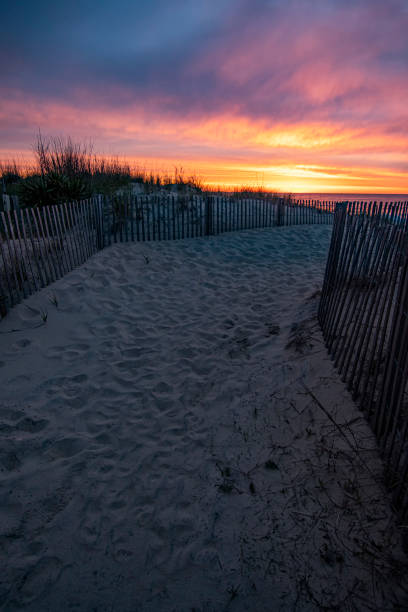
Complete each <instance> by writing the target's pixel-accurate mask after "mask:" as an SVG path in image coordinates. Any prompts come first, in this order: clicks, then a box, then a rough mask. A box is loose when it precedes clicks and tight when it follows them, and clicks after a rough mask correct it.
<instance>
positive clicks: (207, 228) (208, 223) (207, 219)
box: [204, 196, 212, 236]
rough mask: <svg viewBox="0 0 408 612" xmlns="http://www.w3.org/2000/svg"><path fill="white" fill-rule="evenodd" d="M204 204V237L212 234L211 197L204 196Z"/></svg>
mask: <svg viewBox="0 0 408 612" xmlns="http://www.w3.org/2000/svg"><path fill="white" fill-rule="evenodd" d="M204 202H205V235H206V236H211V234H212V196H206V197H205V199H204Z"/></svg>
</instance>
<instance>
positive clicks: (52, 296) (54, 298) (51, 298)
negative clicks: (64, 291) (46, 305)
mask: <svg viewBox="0 0 408 612" xmlns="http://www.w3.org/2000/svg"><path fill="white" fill-rule="evenodd" d="M48 300H49V301H50V302H51V304H53V305H54V306H55V308H58V298H57V296H56V295H55V293H50V295H49V296H48Z"/></svg>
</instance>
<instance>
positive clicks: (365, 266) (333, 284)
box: [319, 202, 408, 520]
mask: <svg viewBox="0 0 408 612" xmlns="http://www.w3.org/2000/svg"><path fill="white" fill-rule="evenodd" d="M407 230H408V203H407V202H397V203H386V204H382V203H380V204H376V203H358V202H357V203H356V202H354V203H343V204H338V205H337V208H336V212H335V218H334V226H333V234H332V240H331V246H330V251H329V255H328V260H327V267H326V274H325V280H324V286H323V291H322V297H321V301H320V307H319V322H320V325H321V327H322V330H323V335H324V339H325V342H326V345H327V348H328V351H329V353H330V354H331V355H332V357H333V358H334V362H335V366H336V367H337V368H338V370H339V372H340V374H341V376H342V378H343V380H344V381H345V382H347V385H348V388H349V390H350V391H351V393H352V395H353V398H354V399H355V400H356V401H357V402H358V404H359V406H360V408H361V410H362V411H363V413H364V414H365V416H366V418H367V419H368V420H369V422H370V424H371V426H372V428H373V430H374V432H375V434H376V436H377V439H378V442H379V445H380V449H381V452H382V454H383V457H384V459H385V465H386V481H387V484H389V486H390V487H391V489H392V491H393V499H394V503H395V505H396V507H397V508H399V510H400V512H401V516H402V518H403V520H407V519H408V396H407V381H408V232H407Z"/></svg>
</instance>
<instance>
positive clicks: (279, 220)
mask: <svg viewBox="0 0 408 612" xmlns="http://www.w3.org/2000/svg"><path fill="white" fill-rule="evenodd" d="M284 217H285V208H284V204H283V199H282V198H279V200H278V208H277V215H276V225H278V226H281V225H283V223H284Z"/></svg>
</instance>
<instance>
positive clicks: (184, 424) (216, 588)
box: [0, 226, 408, 612]
mask: <svg viewBox="0 0 408 612" xmlns="http://www.w3.org/2000/svg"><path fill="white" fill-rule="evenodd" d="M330 231H331V228H328V227H325V226H314V227H310V226H309V227H284V228H271V229H267V230H251V231H244V232H239V233H234V234H224V235H222V236H217V237H214V238H202V239H192V240H184V241H179V242H157V243H139V244H122V245H115V246H112V247H109V248H107V249H105V250H104V251H102V252H100V253H98V254H97V255H95V256H94V257H92V258H91V259H90V260H89V261H88V262H87V263H86V264H84V265H83V266H82V267H81V268H79V269H77V270H75V271H73V272H71V273H70V274H68V275H67V276H66V277H64V278H63V279H61V280H59V281H58V282H56V283H54V284H53V285H51V286H50V287H48V288H46V289H44V290H42V291H41V292H40V293H38V294H36V295H33V296H31V297H30V298H29V299H28V300H26V301H25V302H24V303H23V304H20V305H19V306H17V307H16V308H15V309H13V311H12V312H11V313H10V315H9V316H8V317H7V318H6V319H4V320H3V321H2V322H1V323H0V332H1V333H0V351H1V362H0V385H1V389H2V401H1V404H0V436H1V451H0V468H1V471H0V496H1V499H2V504H1V509H0V514H1V521H0V559H1V567H2V572H1V574H0V609H2V610H7V611H9V610H17V609H20V608H24V609H25V610H30V611H37V610H42V611H45V610H70V609H75V610H98V611H102V610H120V611H129V612H130V611H135V610H137V611H143V612H144V611H155V612H161V611H166V612H167V611H171V610H174V611H177V612H180V611H184V610H185V611H187V610H189V611H191V610H195V611H202V612H204V611H217V612H218V611H221V610H231V611H235V610H236V611H243V610H251V611H257V612H262V611H271V610H273V611H274V610H299V611H304V610H306V611H308V610H319V609H327V610H381V611H384V610H392V609H395V608H394V607H393V606H394V603H395V602H398V605H399V606H401V607H400V609H403V608H404V606H408V599H407V579H406V578H405V577H404V563H405V561H406V559H405V557H404V555H403V552H402V550H401V545H400V542H401V533H400V531H399V529H398V527H397V526H396V521H395V517H394V515H393V513H392V511H391V509H390V506H389V498H388V496H387V494H386V492H385V491H384V488H383V486H382V484H381V473H382V466H381V462H380V461H379V459H378V454H377V451H376V447H375V443H374V440H373V436H372V435H371V433H370V431H369V428H368V426H367V425H366V423H365V421H364V419H363V418H362V415H361V413H360V412H359V411H358V410H357V408H356V407H355V406H354V405H353V403H352V402H351V400H350V398H349V396H348V394H347V392H346V391H345V389H344V385H343V384H342V383H341V382H340V381H339V379H338V377H337V375H336V373H335V371H334V369H333V367H332V364H331V362H330V360H329V359H328V357H327V353H326V351H325V349H324V346H323V342H322V338H321V335H320V332H319V328H318V325H317V322H316V318H315V315H316V308H317V304H318V290H319V289H320V288H321V284H322V278H323V273H324V267H325V259H326V256H327V249H328V245H329V241H330ZM16 329H17V330H21V331H12V330H16ZM9 332H11V333H9ZM305 385H306V388H305ZM307 389H308V390H310V391H311V392H312V394H313V395H315V397H316V398H317V399H318V401H319V402H320V403H321V404H322V406H324V407H325V409H327V410H328V411H329V412H330V415H331V416H332V418H333V419H335V421H336V423H337V424H338V425H339V427H340V428H341V430H342V431H343V432H344V436H343V435H340V434H339V430H338V428H337V427H335V426H334V425H333V422H332V421H331V420H330V419H328V418H327V415H326V414H325V413H324V411H323V410H322V409H321V407H319V405H318V404H317V403H316V402H315V401H314V399H313V397H312V395H311V394H310V393H309V392H308V391H307ZM404 589H405V590H404ZM397 609H398V608H397Z"/></svg>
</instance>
